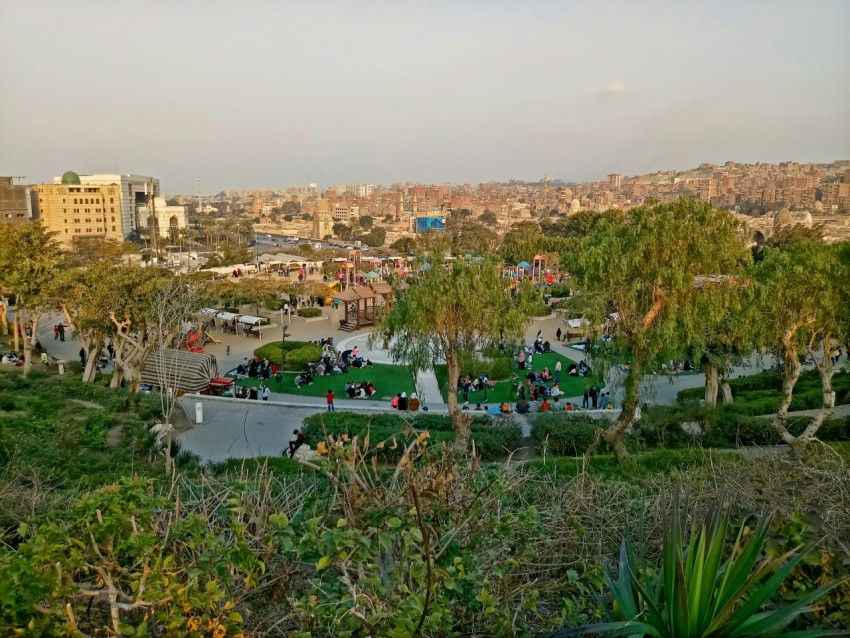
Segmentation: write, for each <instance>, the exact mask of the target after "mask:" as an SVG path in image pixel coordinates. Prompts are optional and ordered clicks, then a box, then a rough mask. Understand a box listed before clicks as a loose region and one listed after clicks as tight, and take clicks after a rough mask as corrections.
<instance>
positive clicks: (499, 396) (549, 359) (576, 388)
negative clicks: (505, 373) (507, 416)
mask: <svg viewBox="0 0 850 638" xmlns="http://www.w3.org/2000/svg"><path fill="white" fill-rule="evenodd" d="M559 359H560V361H561V382H560V384H559V385H560V387H561V392H562V393H563V394H562V397H577V396H581V395H582V394H583V393H584V386H585V384H587V385H588V387H590V386H591V385H593V384H596V386H597V387H599V386H600V385H602V383H601V381H600V379H598V378H596V377H571V376H570V375H568V374H567V369H568V368H569V367H570V364H571V363H573V361H571V360H570V359H568V358H567V357H565V356H564V355H562V354H559V353H557V352H549V353H546V354H535V355H534V357H533V366H534V370H535V371H537V372H540V371H541V370H543V369H544V368H547V367H548V368H549V371H550V372H551V373H552V375H553V376H554V375H555V363H556V362H557V361H558V360H559ZM528 370H529V368H528V366H527V365H526V369H525V370H519V369H518V368H517V367H516V364H515V365H514V369H513V371H514V375H516V378H514V379H502V380H497V382H496V386H495V387H494V388H491V389H490V390H488V391H487V393H486V394H487V396H486V398H485V396H484V394H485V393H484V391H483V390H480V391H477V392H470V393H469V403H470V404H476V403H513V402H514V401H516V392H515V391H514V390H513V389H512V386H513V385H514V384H516V383H523V384H524V383H525V375H526V373H527V372H528ZM434 374H435V375H436V376H437V383H439V385H440V394H442V395H443V400H446V399H447V394H446V388H447V386H448V372H447V370H446V366H445V365H439V366H435V368H434ZM546 385H552V384H550V383H547V384H546ZM461 398H462V394H461V393H460V392H458V399H461Z"/></svg>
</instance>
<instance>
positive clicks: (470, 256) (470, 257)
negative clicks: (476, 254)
mask: <svg viewBox="0 0 850 638" xmlns="http://www.w3.org/2000/svg"><path fill="white" fill-rule="evenodd" d="M463 258H464V259H472V253H466V254H465V255H464V256H463Z"/></svg>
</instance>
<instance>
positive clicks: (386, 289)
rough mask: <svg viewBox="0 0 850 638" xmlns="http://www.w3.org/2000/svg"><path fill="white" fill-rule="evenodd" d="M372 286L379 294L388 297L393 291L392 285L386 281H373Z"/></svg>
mask: <svg viewBox="0 0 850 638" xmlns="http://www.w3.org/2000/svg"><path fill="white" fill-rule="evenodd" d="M371 288H372V290H374V291H375V292H376V293H378V294H379V295H383V296H384V297H386V296H387V295H389V294H392V291H393V287H392V286H390V285H389V284H388V283H384V282H376V283H373V284H371Z"/></svg>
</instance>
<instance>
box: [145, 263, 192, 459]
mask: <svg viewBox="0 0 850 638" xmlns="http://www.w3.org/2000/svg"><path fill="white" fill-rule="evenodd" d="M202 305H203V295H202V293H201V290H200V289H199V287H198V286H197V285H196V284H193V283H190V282H188V281H187V280H185V279H182V278H174V279H171V280H169V281H166V282H164V283H163V284H162V285H161V286H159V288H158V289H157V290H156V291H155V292H154V294H153V299H152V300H151V324H152V325H153V327H154V330H152V340H153V342H154V349H155V350H158V357H157V358H156V359H155V363H156V372H157V378H158V379H159V401H160V408H161V409H162V417H163V421H164V423H163V426H164V431H165V471H166V474H169V475H170V474H171V473H172V472H173V471H174V459H173V458H172V455H171V437H172V430H173V427H172V425H171V415H172V414H173V413H174V408H175V406H176V405H177V398H178V393H177V390H178V386H179V384H180V381H181V380H182V378H183V375H184V373H185V372H186V371H187V366H186V365H184V362H183V361H182V359H181V358H180V357H179V356H177V352H179V351H180V350H181V349H183V348H184V347H186V344H187V338H188V336H189V334H188V331H189V330H193V329H197V328H198V325H199V323H200V322H199V321H198V319H199V313H200V310H201V307H202ZM167 352H170V353H171V356H168V355H167V354H166V353H167Z"/></svg>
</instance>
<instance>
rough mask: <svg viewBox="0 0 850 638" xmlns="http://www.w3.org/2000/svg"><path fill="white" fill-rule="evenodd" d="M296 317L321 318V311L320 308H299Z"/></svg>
mask: <svg viewBox="0 0 850 638" xmlns="http://www.w3.org/2000/svg"><path fill="white" fill-rule="evenodd" d="M297 314H298V316H299V317H304V318H305V319H307V318H310V317H321V316H322V309H321V308H299V309H298V313H297Z"/></svg>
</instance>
